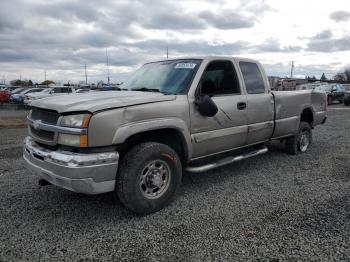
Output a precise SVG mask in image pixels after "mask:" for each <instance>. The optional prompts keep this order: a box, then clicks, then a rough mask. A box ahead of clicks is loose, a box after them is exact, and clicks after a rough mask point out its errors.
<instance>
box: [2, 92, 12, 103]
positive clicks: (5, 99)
mask: <svg viewBox="0 0 350 262" xmlns="http://www.w3.org/2000/svg"><path fill="white" fill-rule="evenodd" d="M10 96H11V93H10V92H9V91H8V90H6V89H3V90H1V91H0V102H1V103H7V102H9V101H10Z"/></svg>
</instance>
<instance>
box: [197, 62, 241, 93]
mask: <svg viewBox="0 0 350 262" xmlns="http://www.w3.org/2000/svg"><path fill="white" fill-rule="evenodd" d="M200 94H202V95H226V94H240V88H239V82H238V79H237V74H236V71H235V69H234V67H233V64H232V62H231V61H213V62H211V63H209V64H208V66H207V68H206V69H205V71H204V73H203V75H202V79H201V82H200Z"/></svg>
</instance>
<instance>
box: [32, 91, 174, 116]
mask: <svg viewBox="0 0 350 262" xmlns="http://www.w3.org/2000/svg"><path fill="white" fill-rule="evenodd" d="M175 99H176V95H164V94H162V93H151V92H139V91H100V92H91V93H79V94H69V95H61V96H50V97H46V98H43V99H38V100H34V101H33V102H32V103H31V106H34V107H39V108H45V109H51V110H56V111H57V112H59V113H64V112H76V111H88V112H91V113H93V112H96V111H100V110H106V109H111V108H118V107H125V106H132V105H139V104H147V103H155V102H162V101H171V100H175Z"/></svg>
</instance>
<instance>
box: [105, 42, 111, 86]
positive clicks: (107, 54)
mask: <svg viewBox="0 0 350 262" xmlns="http://www.w3.org/2000/svg"><path fill="white" fill-rule="evenodd" d="M106 59H107V80H108V85H109V84H110V78H109V62H108V53H107V48H106Z"/></svg>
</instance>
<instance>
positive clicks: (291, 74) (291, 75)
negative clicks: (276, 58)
mask: <svg viewBox="0 0 350 262" xmlns="http://www.w3.org/2000/svg"><path fill="white" fill-rule="evenodd" d="M294 62H295V61H292V66H291V68H290V78H293V71H294Z"/></svg>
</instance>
